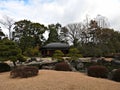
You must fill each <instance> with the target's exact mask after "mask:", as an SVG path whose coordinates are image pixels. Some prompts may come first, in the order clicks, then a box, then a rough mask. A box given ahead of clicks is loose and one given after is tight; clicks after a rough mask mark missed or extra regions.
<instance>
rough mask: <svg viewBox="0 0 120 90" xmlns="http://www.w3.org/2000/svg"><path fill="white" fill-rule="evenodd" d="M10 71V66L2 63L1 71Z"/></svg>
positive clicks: (0, 64)
mask: <svg viewBox="0 0 120 90" xmlns="http://www.w3.org/2000/svg"><path fill="white" fill-rule="evenodd" d="M7 71H10V66H9V65H8V64H7V63H0V72H7Z"/></svg>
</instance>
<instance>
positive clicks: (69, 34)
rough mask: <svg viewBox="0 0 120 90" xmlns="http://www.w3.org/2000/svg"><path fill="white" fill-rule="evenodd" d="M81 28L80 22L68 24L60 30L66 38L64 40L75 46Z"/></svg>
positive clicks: (79, 36)
mask: <svg viewBox="0 0 120 90" xmlns="http://www.w3.org/2000/svg"><path fill="white" fill-rule="evenodd" d="M83 28H84V26H83V24H82V23H74V24H68V25H67V26H65V27H63V28H62V30H61V32H62V34H63V35H64V39H66V41H68V42H69V43H70V44H73V45H74V46H76V45H77V44H78V43H79V41H80V39H81V34H82V31H83Z"/></svg>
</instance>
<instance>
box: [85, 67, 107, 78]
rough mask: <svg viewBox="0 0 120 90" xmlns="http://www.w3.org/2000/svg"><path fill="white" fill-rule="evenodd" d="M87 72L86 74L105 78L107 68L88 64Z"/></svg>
mask: <svg viewBox="0 0 120 90" xmlns="http://www.w3.org/2000/svg"><path fill="white" fill-rule="evenodd" d="M87 74H88V76H92V77H100V78H107V77H108V69H107V68H106V67H104V66H100V65H95V66H90V67H89V68H88V71H87Z"/></svg>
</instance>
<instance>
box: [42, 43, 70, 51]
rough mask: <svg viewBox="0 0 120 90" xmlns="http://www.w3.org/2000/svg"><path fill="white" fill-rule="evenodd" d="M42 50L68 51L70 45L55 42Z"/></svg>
mask: <svg viewBox="0 0 120 90" xmlns="http://www.w3.org/2000/svg"><path fill="white" fill-rule="evenodd" d="M42 48H48V49H53V48H65V49H68V48H69V45H68V44H66V43H60V42H54V43H49V44H47V45H46V46H43V47H42Z"/></svg>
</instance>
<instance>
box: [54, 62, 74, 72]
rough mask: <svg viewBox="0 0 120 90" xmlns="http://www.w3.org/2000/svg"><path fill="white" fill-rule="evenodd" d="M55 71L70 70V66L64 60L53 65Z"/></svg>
mask: <svg viewBox="0 0 120 90" xmlns="http://www.w3.org/2000/svg"><path fill="white" fill-rule="evenodd" d="M55 70H57V71H72V69H71V68H70V66H69V65H68V64H67V63H66V62H60V63H57V64H56V65H55Z"/></svg>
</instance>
